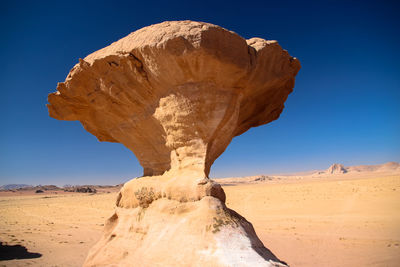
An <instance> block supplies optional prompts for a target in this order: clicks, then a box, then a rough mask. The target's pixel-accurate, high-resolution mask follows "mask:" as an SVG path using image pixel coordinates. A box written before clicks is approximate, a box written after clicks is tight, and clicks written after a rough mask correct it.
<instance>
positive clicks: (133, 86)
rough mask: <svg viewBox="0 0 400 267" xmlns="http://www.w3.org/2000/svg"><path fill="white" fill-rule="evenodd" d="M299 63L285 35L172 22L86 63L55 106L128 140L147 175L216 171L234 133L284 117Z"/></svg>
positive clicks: (66, 116) (106, 134) (60, 115)
mask: <svg viewBox="0 0 400 267" xmlns="http://www.w3.org/2000/svg"><path fill="white" fill-rule="evenodd" d="M299 69H300V64H299V61H298V60H297V59H295V58H293V57H291V56H290V55H289V54H288V52H287V51H285V50H283V49H282V48H281V47H280V46H279V44H278V43H277V42H276V41H266V40H263V39H260V38H252V39H249V40H245V39H243V38H242V37H240V36H239V35H237V34H235V33H233V32H230V31H228V30H225V29H223V28H221V27H218V26H215V25H212V24H208V23H200V22H192V21H178V22H164V23H161V24H156V25H152V26H149V27H145V28H143V29H140V30H138V31H136V32H133V33H131V34H129V35H128V36H126V37H125V38H122V39H121V40H119V41H117V42H115V43H113V44H111V45H110V46H108V47H106V48H103V49H101V50H99V51H97V52H94V53H93V54H91V55H89V56H87V57H86V58H85V59H84V60H80V62H79V64H77V65H75V66H74V68H73V69H72V70H71V72H70V73H69V75H68V77H67V79H66V80H65V82H64V83H59V84H58V86H57V92H55V93H53V94H50V95H49V98H48V100H49V103H50V104H49V105H48V109H49V113H50V116H51V117H53V118H56V119H60V120H79V121H80V122H81V123H82V125H83V126H84V127H85V129H86V130H87V131H89V132H90V133H92V134H93V135H95V136H96V137H97V138H98V139H99V140H100V141H109V142H119V143H122V144H124V145H125V146H126V147H127V148H129V149H130V150H131V151H133V152H134V153H135V155H136V157H137V158H138V160H139V162H140V164H141V165H142V166H143V168H144V175H145V176H149V175H161V174H163V173H164V172H165V171H167V170H170V169H182V168H188V167H190V168H193V169H196V170H198V171H199V172H205V174H206V176H207V175H208V173H209V170H210V167H211V165H212V163H213V162H214V160H215V159H216V158H217V157H218V156H219V155H221V153H222V152H223V151H224V150H225V149H226V147H227V146H228V144H229V143H230V141H231V140H232V138H233V137H234V136H237V135H240V134H242V133H244V132H245V131H247V130H248V129H249V128H250V127H254V126H259V125H262V124H266V123H268V122H271V121H273V120H276V119H277V118H278V117H279V115H280V113H281V112H282V110H283V107H284V102H285V100H286V98H287V96H288V95H289V93H290V92H291V91H292V89H293V86H294V79H295V75H296V73H297V72H298V70H299Z"/></svg>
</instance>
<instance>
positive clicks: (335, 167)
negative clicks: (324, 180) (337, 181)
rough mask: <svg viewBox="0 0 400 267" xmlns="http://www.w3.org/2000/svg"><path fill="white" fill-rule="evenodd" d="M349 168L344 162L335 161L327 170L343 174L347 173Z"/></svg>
mask: <svg viewBox="0 0 400 267" xmlns="http://www.w3.org/2000/svg"><path fill="white" fill-rule="evenodd" d="M346 172H347V170H346V168H345V167H344V166H343V165H342V164H338V163H334V164H332V165H331V166H330V167H329V168H328V169H327V170H326V173H327V174H343V173H346Z"/></svg>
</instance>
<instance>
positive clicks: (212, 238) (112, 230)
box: [84, 176, 287, 266]
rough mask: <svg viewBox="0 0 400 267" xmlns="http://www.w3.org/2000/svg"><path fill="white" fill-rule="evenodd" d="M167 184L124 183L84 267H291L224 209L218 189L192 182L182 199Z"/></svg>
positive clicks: (142, 180)
mask: <svg viewBox="0 0 400 267" xmlns="http://www.w3.org/2000/svg"><path fill="white" fill-rule="evenodd" d="M148 178H151V179H148ZM163 179H165V177H162V176H160V177H158V178H157V177H143V178H139V179H134V180H132V181H130V182H128V183H126V184H125V186H124V187H123V188H122V190H121V192H120V196H119V198H118V200H117V207H116V210H115V213H114V215H113V216H111V218H109V219H108V221H107V223H106V225H105V229H104V235H103V237H102V238H101V240H100V241H99V242H98V243H97V244H96V245H95V246H94V247H93V248H92V249H91V251H90V253H89V255H88V257H87V259H86V262H85V264H84V266H287V265H286V264H285V263H283V262H281V261H279V260H278V259H277V258H276V257H275V256H274V255H273V254H272V253H271V251H269V250H268V249H267V248H265V247H264V245H263V244H262V242H261V241H260V240H259V238H258V237H257V235H256V233H255V231H254V229H253V226H252V225H251V223H249V222H248V221H247V220H246V219H245V218H243V217H242V216H240V215H239V214H237V213H236V212H235V211H233V210H230V209H229V208H227V207H226V206H225V204H224V201H225V194H224V193H223V189H222V188H221V187H220V185H219V184H217V183H215V182H213V181H212V180H209V179H208V178H203V179H200V180H199V179H193V180H192V181H193V182H195V184H194V185H192V186H189V187H191V188H193V190H192V191H191V192H192V195H188V193H187V191H186V192H185V194H184V195H181V196H179V195H180V194H179V188H175V190H176V191H175V192H174V194H172V193H171V192H172V191H171V190H172V187H170V186H166V184H168V182H166V181H161V180H163ZM169 179H170V178H169ZM172 184H176V183H172ZM178 184H179V183H178ZM186 188H188V187H186ZM168 190H169V191H168ZM182 192H184V191H182ZM129 199H130V201H128V200H129Z"/></svg>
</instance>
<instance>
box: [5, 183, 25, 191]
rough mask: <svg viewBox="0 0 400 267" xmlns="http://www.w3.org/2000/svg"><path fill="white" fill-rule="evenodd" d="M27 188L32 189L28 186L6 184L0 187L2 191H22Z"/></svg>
mask: <svg viewBox="0 0 400 267" xmlns="http://www.w3.org/2000/svg"><path fill="white" fill-rule="evenodd" d="M26 187H31V185H28V184H6V185H2V186H0V190H16V189H21V188H26Z"/></svg>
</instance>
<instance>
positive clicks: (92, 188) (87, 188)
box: [64, 185, 97, 194]
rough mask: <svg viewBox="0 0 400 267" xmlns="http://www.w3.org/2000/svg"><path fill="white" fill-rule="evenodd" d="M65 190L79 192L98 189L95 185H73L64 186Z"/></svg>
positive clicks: (91, 191)
mask: <svg viewBox="0 0 400 267" xmlns="http://www.w3.org/2000/svg"><path fill="white" fill-rule="evenodd" d="M64 192H77V193H92V194H95V193H97V189H96V188H94V187H93V186H86V185H85V186H73V187H69V188H64Z"/></svg>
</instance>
